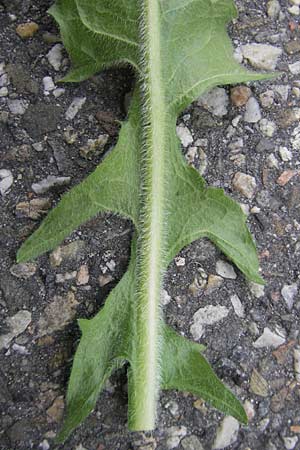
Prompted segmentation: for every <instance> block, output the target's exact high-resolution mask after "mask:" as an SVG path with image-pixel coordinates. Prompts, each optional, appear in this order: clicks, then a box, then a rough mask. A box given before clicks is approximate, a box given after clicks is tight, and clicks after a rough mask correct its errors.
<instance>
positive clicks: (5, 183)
mask: <svg viewBox="0 0 300 450" xmlns="http://www.w3.org/2000/svg"><path fill="white" fill-rule="evenodd" d="M13 182H14V178H13V174H12V173H11V171H10V170H7V169H1V170H0V194H1V195H5V194H6V193H7V191H8V190H9V189H10V188H11V186H12V184H13Z"/></svg>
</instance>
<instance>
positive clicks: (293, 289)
mask: <svg viewBox="0 0 300 450" xmlns="http://www.w3.org/2000/svg"><path fill="white" fill-rule="evenodd" d="M297 294H298V285H297V283H293V284H291V285H288V284H285V285H284V286H283V288H282V289H281V295H282V297H283V298H284V300H285V303H286V305H287V307H288V310H289V311H291V310H292V309H293V306H294V301H295V297H296V295H297Z"/></svg>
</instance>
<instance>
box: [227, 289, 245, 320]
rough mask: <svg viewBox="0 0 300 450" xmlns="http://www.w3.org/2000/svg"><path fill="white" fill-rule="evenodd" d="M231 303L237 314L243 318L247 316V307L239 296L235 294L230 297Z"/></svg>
mask: <svg viewBox="0 0 300 450" xmlns="http://www.w3.org/2000/svg"><path fill="white" fill-rule="evenodd" d="M230 301H231V304H232V306H233V309H234V312H235V314H236V315H237V316H238V317H240V318H241V319H243V318H244V317H245V308H244V306H243V304H242V302H241V300H240V299H239V297H238V296H237V295H236V294H235V295H232V296H231V297H230Z"/></svg>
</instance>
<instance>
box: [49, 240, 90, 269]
mask: <svg viewBox="0 0 300 450" xmlns="http://www.w3.org/2000/svg"><path fill="white" fill-rule="evenodd" d="M84 248H85V242H84V241H81V240H77V241H73V242H70V243H69V244H66V245H63V246H61V247H57V248H56V249H55V250H54V251H53V252H52V253H51V254H50V264H51V266H52V267H59V266H60V265H61V263H62V262H63V261H68V260H76V261H78V260H80V258H82V256H83V255H84Z"/></svg>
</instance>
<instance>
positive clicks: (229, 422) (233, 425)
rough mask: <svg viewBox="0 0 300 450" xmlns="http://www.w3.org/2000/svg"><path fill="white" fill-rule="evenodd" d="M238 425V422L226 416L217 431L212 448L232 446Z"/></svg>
mask: <svg viewBox="0 0 300 450" xmlns="http://www.w3.org/2000/svg"><path fill="white" fill-rule="evenodd" d="M239 428H240V425H239V423H238V421H237V420H236V419H235V418H234V417H231V416H226V417H225V418H224V419H223V420H222V423H221V425H220V426H219V428H218V430H217V435H216V437H215V440H214V443H213V446H212V448H213V449H216V450H218V449H223V448H225V447H228V446H229V445H231V444H233V443H234V442H235V441H236V440H237V437H238V432H239Z"/></svg>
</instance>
